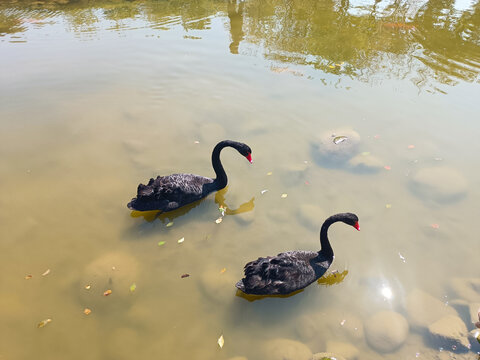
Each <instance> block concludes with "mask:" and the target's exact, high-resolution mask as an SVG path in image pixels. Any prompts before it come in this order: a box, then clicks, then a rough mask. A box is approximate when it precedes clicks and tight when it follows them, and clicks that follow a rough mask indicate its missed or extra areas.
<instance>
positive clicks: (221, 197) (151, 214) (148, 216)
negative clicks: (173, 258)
mask: <svg viewBox="0 0 480 360" xmlns="http://www.w3.org/2000/svg"><path fill="white" fill-rule="evenodd" d="M227 192H228V186H226V187H225V188H223V189H222V190H219V191H217V193H216V194H215V203H216V204H218V207H220V206H221V207H223V208H224V209H225V215H238V214H242V213H245V212H250V211H252V210H253V208H254V207H255V197H252V198H251V199H250V200H249V201H247V202H245V203H243V204H241V205H240V206H239V207H238V208H236V209H230V208H229V207H228V205H227V204H226V200H225V195H226V193H227ZM203 201H205V198H204V199H200V200H198V201H195V202H193V203H191V204H187V205H185V206H182V207H181V208H179V209H176V210H173V211H168V212H162V211H158V210H151V211H136V210H133V211H132V212H131V213H130V216H131V217H132V218H138V217H143V218H144V220H145V221H147V222H153V221H155V220H156V219H157V218H158V219H159V220H160V221H161V222H162V223H168V222H170V221H173V220H174V219H176V218H178V217H180V216H183V215H185V214H186V213H188V212H189V211H190V210H192V209H193V208H195V207H197V206H198V205H200V204H201V203H202V202H203Z"/></svg>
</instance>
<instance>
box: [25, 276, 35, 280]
mask: <svg viewBox="0 0 480 360" xmlns="http://www.w3.org/2000/svg"><path fill="white" fill-rule="evenodd" d="M32 277H33V276H32V275H25V280H30V279H31V278H32Z"/></svg>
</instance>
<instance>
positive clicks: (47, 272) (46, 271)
mask: <svg viewBox="0 0 480 360" xmlns="http://www.w3.org/2000/svg"><path fill="white" fill-rule="evenodd" d="M48 274H50V269H47V270H45V272H44V273H43V274H42V276H47V275H48Z"/></svg>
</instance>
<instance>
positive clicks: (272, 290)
mask: <svg viewBox="0 0 480 360" xmlns="http://www.w3.org/2000/svg"><path fill="white" fill-rule="evenodd" d="M337 221H342V222H344V223H346V224H348V225H351V226H353V227H355V228H356V229H357V230H360V227H359V225H358V217H357V216H356V215H355V214H352V213H342V214H337V215H333V216H330V217H329V218H328V219H327V220H325V222H324V223H323V225H322V229H321V231H320V244H321V246H322V249H321V250H320V251H319V252H314V251H300V250H296V251H288V252H284V253H280V254H278V255H277V256H268V257H266V258H258V259H257V260H254V261H251V262H249V263H248V264H246V265H245V269H244V270H245V277H244V278H243V279H242V280H240V281H239V282H237V284H236V287H237V288H238V289H240V290H242V291H243V292H244V293H246V294H253V295H286V294H290V293H292V292H294V291H297V290H300V289H303V288H305V287H307V286H308V285H310V284H311V283H312V282H314V281H315V280H317V279H319V278H320V277H322V276H323V274H325V272H326V271H327V269H328V268H329V267H330V265H331V264H332V262H333V257H334V256H333V250H332V247H331V246H330V242H329V240H328V236H327V231H328V227H329V226H330V225H331V224H333V223H335V222H337Z"/></svg>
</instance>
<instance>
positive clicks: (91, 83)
mask: <svg viewBox="0 0 480 360" xmlns="http://www.w3.org/2000/svg"><path fill="white" fill-rule="evenodd" d="M479 29H480V3H479V2H478V1H438V0H431V1H424V2H408V1H400V2H390V1H381V2H373V1H350V2H349V1H313V0H305V1H300V0H298V1H297V0H293V1H284V2H282V1H273V0H272V1H254V0H247V1H244V2H239V3H234V2H226V1H207V0H204V1H201V0H200V1H192V2H183V1H153V0H152V1H150V0H149V1H113V0H112V1H87V0H79V1H69V0H57V1H50V0H46V1H27V0H25V1H22V0H18V1H8V0H7V1H2V3H1V4H0V153H1V158H2V161H0V182H1V183H2V186H1V187H0V234H1V241H0V260H1V262H2V269H3V274H2V277H1V278H0V288H1V296H0V318H1V319H2V321H1V325H0V335H1V336H0V344H1V346H0V349H1V350H0V357H2V358H5V359H32V358H33V357H35V358H37V359H65V358H68V359H84V358H89V359H123V358H125V359H127V358H128V359H132V358H135V359H151V358H154V357H155V358H161V359H172V360H173V359H187V358H195V359H197V360H201V359H228V358H229V357H233V356H246V357H248V359H260V358H263V356H264V355H262V346H263V344H264V343H265V342H266V341H268V340H270V339H274V338H278V337H280V338H289V339H293V340H298V341H302V342H304V343H306V344H307V345H308V346H309V347H310V349H311V350H312V351H313V352H314V353H315V352H320V351H325V350H326V347H327V343H328V342H329V341H332V340H335V341H345V342H348V343H350V344H352V345H354V346H355V347H357V348H358V350H359V358H360V359H376V358H386V359H400V358H402V359H414V358H415V357H416V356H417V353H418V354H420V355H421V356H423V357H424V358H427V359H428V358H433V357H434V356H436V355H437V352H438V348H439V347H440V346H443V344H437V343H434V344H431V343H429V342H428V341H425V338H426V337H424V336H423V335H425V334H422V333H421V332H420V333H419V332H415V331H411V332H410V333H409V335H408V337H407V340H406V343H405V345H404V346H403V347H402V348H400V349H399V350H398V351H397V352H396V353H393V354H389V355H381V354H377V353H376V352H375V350H374V349H372V348H371V347H370V346H369V345H368V343H367V342H366V341H365V337H364V336H355V330H353V334H354V336H351V334H348V333H347V332H344V331H343V332H342V326H343V325H340V323H341V322H342V320H345V319H346V321H347V323H348V321H349V319H358V320H359V321H360V323H361V321H367V320H368V318H369V317H370V316H371V315H372V314H374V313H376V312H378V311H380V310H384V309H388V310H394V311H396V312H399V313H401V314H403V315H404V316H405V317H406V318H407V320H411V319H409V318H408V314H407V313H406V310H405V306H406V305H405V302H406V298H407V296H408V294H409V293H411V291H412V290H413V289H415V288H420V289H422V290H424V291H426V292H427V293H429V294H431V295H432V296H434V297H435V298H437V299H439V300H441V301H442V302H445V304H446V306H449V305H448V302H449V301H450V300H453V299H452V296H454V295H452V294H451V292H450V290H449V286H448V284H449V281H450V278H451V277H454V276H455V277H465V278H469V277H478V254H479V253H480V246H479V244H478V239H477V231H478V229H477V222H478V219H477V217H478V215H477V213H478V212H477V208H478V203H479V201H480V194H479V192H478V184H479V183H480V172H479V167H478V155H477V154H478V153H479V151H480V145H479V142H478V135H477V134H478V133H479V130H480V129H479V124H478V114H479V112H480V105H479V101H478V99H480V90H479V86H478V84H479V79H480V78H479V72H480V30H479ZM339 129H340V130H339ZM352 129H353V130H354V131H355V132H356V133H358V134H359V136H360V142H359V145H358V148H357V149H356V150H355V153H354V154H352V156H360V157H361V156H364V157H366V158H371V157H374V159H375V161H376V165H375V166H374V167H373V168H369V169H365V168H362V167H355V166H352V165H351V164H349V161H350V160H351V159H347V160H345V161H343V160H342V161H333V162H332V161H330V162H325V161H324V160H325V159H324V158H322V156H319V155H318V153H317V152H316V150H315V149H316V145H318V143H319V138H320V137H322V136H323V137H325V134H327V136H329V134H330V133H332V134H333V133H335V135H343V133H342V131H343V132H346V131H351V130H352ZM322 134H323V135H322ZM226 138H231V139H235V140H239V141H244V142H246V143H247V144H248V145H249V146H250V147H251V148H252V149H253V158H254V160H255V162H254V164H253V165H250V164H249V163H248V162H247V161H245V159H243V158H242V157H241V156H239V155H238V154H237V153H236V152H235V151H234V150H231V149H227V150H224V152H223V153H222V161H223V162H224V166H225V168H226V171H227V174H228V176H229V186H228V189H227V191H224V192H222V193H220V194H219V195H217V196H215V195H211V196H209V197H208V198H207V199H205V200H204V201H202V202H201V203H199V204H197V206H195V207H192V208H188V209H186V210H185V211H181V212H178V213H175V214H171V215H169V216H161V217H155V216H152V214H146V215H140V214H138V213H131V212H130V211H129V210H128V209H127V208H126V204H127V202H128V201H129V200H130V198H131V197H133V196H134V194H135V190H136V186H137V185H138V183H139V182H145V181H148V179H149V178H150V177H153V176H156V175H159V174H162V175H166V174H170V173H175V172H192V173H196V174H201V175H205V176H213V170H212V168H211V164H210V154H211V150H212V149H213V146H214V145H215V144H216V143H217V142H218V141H220V140H222V139H226ZM412 145H413V146H412ZM436 167H442V168H444V169H447V170H446V171H447V172H448V173H450V172H455V173H456V174H459V176H460V177H461V179H462V181H464V184H463V185H462V184H458V182H455V181H454V182H453V184H452V186H451V187H450V186H447V190H445V191H446V192H448V190H449V189H451V188H452V187H453V190H452V191H454V192H455V189H457V188H458V189H457V190H458V194H455V195H454V196H452V197H448V196H446V197H442V196H435V194H434V196H432V194H431V193H429V192H428V191H425V190H424V189H423V188H419V187H418V186H416V185H415V184H414V183H413V181H412V177H414V176H416V174H418V172H419V171H421V170H424V169H430V168H436ZM447 180H448V179H438V180H437V181H436V184H437V186H440V185H441V184H442V181H447ZM265 190H268V191H266V192H265ZM427 190H428V189H427ZM282 194H287V195H288V196H287V197H282ZM443 195H445V194H443ZM252 199H253V200H252ZM222 204H224V205H227V206H228V207H229V208H230V209H238V208H240V209H241V211H239V212H237V213H230V212H227V215H226V216H224V217H223V221H222V222H221V223H219V224H217V223H216V222H215V220H216V219H218V218H219V217H220V216H221V214H220V212H219V211H218V208H219V206H220V205H222ZM242 205H243V206H242ZM242 211H243V212H242ZM343 211H350V212H355V213H356V214H358V216H359V218H360V224H361V228H362V231H361V232H359V233H358V232H356V231H354V230H352V229H351V228H349V227H347V226H344V225H335V226H334V227H332V228H331V230H330V238H331V241H332V246H333V249H334V251H335V255H336V257H335V261H334V263H333V265H332V268H331V269H332V270H338V271H339V273H343V274H344V277H342V279H343V281H338V282H337V283H336V284H335V285H332V286H324V285H317V284H313V285H312V286H310V287H309V288H307V289H306V290H305V291H303V292H301V293H299V294H296V295H295V296H292V297H289V298H284V299H279V298H270V299H263V300H258V301H253V302H249V301H247V300H245V299H244V298H241V297H238V296H236V291H235V288H234V284H235V282H236V281H237V280H238V279H239V278H241V276H242V267H243V265H244V264H245V263H246V262H247V261H249V260H252V259H255V258H257V257H258V256H262V255H263V256H265V255H273V254H276V253H278V252H281V251H286V250H292V249H305V250H315V249H318V246H319V244H318V233H319V228H320V225H321V223H322V222H323V220H324V219H325V218H326V217H327V216H328V215H331V214H334V213H337V212H343ZM172 221H173V225H172V226H168V227H167V224H168V223H170V222H172ZM181 238H184V242H183V243H178V242H177V240H179V239H181ZM159 242H165V243H164V244H163V245H161V246H159V245H158V244H159ZM47 269H50V273H48V274H47V275H45V276H42V274H44V273H45V271H46V270H47ZM344 271H347V272H348V273H347V272H344ZM184 274H189V275H190V276H189V277H184V278H182V277H181V276H182V275H184ZM345 274H346V275H345ZM27 275H32V278H31V279H29V280H26V279H25V277H26V276H27ZM132 284H135V285H136V288H135V291H133V292H132V291H130V287H131V285H132ZM87 285H90V286H91V287H90V289H89V290H87V289H85V286H87ZM385 288H388V289H389V290H388V291H386V290H385ZM107 289H111V290H112V294H111V295H110V296H108V297H107V296H103V295H102V294H103V292H104V291H106V290H107ZM85 308H89V309H91V310H92V313H91V314H90V315H88V316H87V315H85V314H84V313H83V311H84V309H85ZM309 316H311V317H314V316H315V319H318V323H317V325H316V327H314V328H313V329H312V330H308V329H306V328H305V320H304V317H309ZM49 318H50V319H52V321H51V322H50V323H48V324H47V325H46V326H45V327H44V328H38V327H37V324H38V323H39V322H41V321H42V320H45V319H49ZM347 323H344V324H347ZM469 329H470V328H469ZM221 335H223V336H224V339H225V345H224V347H223V349H219V347H218V345H217V339H218V338H219V337H220V336H221ZM447 350H451V349H447ZM465 356H470V357H472V356H474V354H473V352H470V353H469V354H467V355H465Z"/></svg>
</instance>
